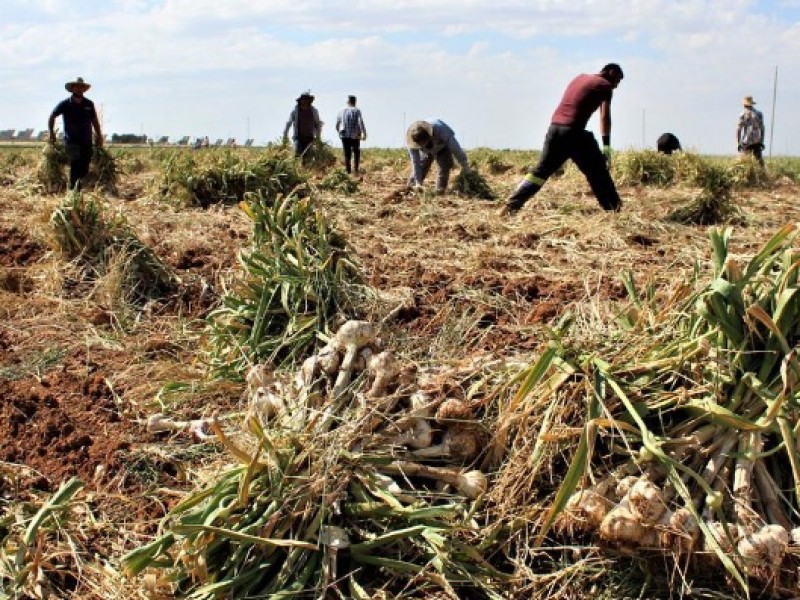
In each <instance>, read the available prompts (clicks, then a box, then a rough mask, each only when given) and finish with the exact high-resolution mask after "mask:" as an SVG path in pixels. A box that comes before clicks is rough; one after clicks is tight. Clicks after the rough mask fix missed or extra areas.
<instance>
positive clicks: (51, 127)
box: [47, 113, 56, 144]
mask: <svg viewBox="0 0 800 600" xmlns="http://www.w3.org/2000/svg"><path fill="white" fill-rule="evenodd" d="M55 127H56V113H51V114H50V118H49V119H47V130H48V131H49V132H50V143H51V144H55V143H56V129H55Z"/></svg>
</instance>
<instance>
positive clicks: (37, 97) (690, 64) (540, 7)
mask: <svg viewBox="0 0 800 600" xmlns="http://www.w3.org/2000/svg"><path fill="white" fill-rule="evenodd" d="M2 6H3V14H4V19H3V20H2V22H1V23H0V76H2V79H3V82H4V86H3V92H2V94H1V95H0V129H8V128H15V129H24V128H27V127H33V128H35V129H37V130H39V129H44V128H45V125H46V122H47V116H48V115H49V113H50V111H51V110H52V108H53V106H55V104H56V103H57V102H58V101H59V100H60V99H62V98H64V97H66V95H67V94H66V92H65V90H64V87H63V85H64V83H65V82H66V81H68V80H71V79H74V78H75V77H77V76H82V77H84V79H86V80H87V81H89V82H91V83H92V84H93V87H92V89H91V90H90V91H89V92H88V93H87V96H88V97H89V98H91V99H92V100H94V101H95V103H96V104H97V105H98V107H100V108H102V120H103V126H104V129H105V131H106V132H107V133H109V134H110V133H137V134H138V133H145V134H147V135H150V136H152V137H158V136H162V135H169V136H170V137H171V138H172V139H176V138H178V137H181V136H183V135H188V136H192V137H198V136H203V135H208V136H209V137H210V138H211V139H212V140H213V139H216V138H228V137H236V138H237V139H239V140H240V141H241V140H244V139H245V138H247V137H252V138H255V139H256V140H257V141H258V142H259V143H264V142H267V141H272V140H277V139H278V138H279V137H280V134H281V132H282V131H283V126H284V124H285V122H286V119H287V117H288V114H289V111H290V110H291V108H292V106H293V104H294V99H295V98H296V97H297V95H298V94H299V92H301V91H302V90H305V89H311V90H312V92H313V93H314V94H315V96H316V101H315V105H316V106H317V108H318V109H319V111H320V114H321V117H322V119H323V121H325V122H326V127H325V129H324V132H323V137H324V138H326V139H327V140H329V141H334V140H335V132H334V130H333V125H334V122H335V119H336V112H337V110H338V109H339V108H341V106H342V105H343V104H344V101H345V98H346V96H347V95H348V94H355V95H357V96H358V98H359V106H360V107H361V109H362V111H363V114H364V119H365V121H366V125H367V130H368V132H369V139H368V141H367V144H366V145H367V147H369V146H379V147H392V146H400V145H402V143H403V132H404V129H405V127H406V126H407V125H410V123H411V122H413V121H414V120H416V119H420V118H427V117H436V118H441V119H442V120H444V121H446V122H447V123H449V124H450V125H451V126H452V127H453V129H455V131H456V134H457V136H458V138H459V139H460V141H461V142H462V144H463V145H464V146H465V147H469V148H472V147H477V146H489V147H493V148H541V144H542V140H543V139H544V134H545V130H546V128H547V125H548V123H549V119H550V115H551V114H552V111H553V109H554V107H555V105H556V103H557V102H558V99H559V98H560V96H561V93H562V91H563V88H564V86H565V85H566V84H567V83H568V82H569V80H570V79H571V78H572V77H573V76H574V75H576V74H578V73H581V72H596V71H597V70H599V68H600V67H601V66H602V65H603V64H605V63H607V62H618V63H620V64H621V65H622V67H623V69H624V70H625V75H626V76H625V80H624V81H623V82H622V84H621V85H620V87H619V89H618V90H617V92H616V93H615V97H614V101H613V104H612V118H613V129H612V145H613V146H614V147H616V148H618V149H624V148H642V147H645V146H646V147H653V146H654V144H655V139H656V138H657V137H658V135H659V134H661V133H663V132H664V131H672V132H674V133H676V134H677V135H678V137H679V138H680V140H681V142H682V143H683V145H684V147H686V148H691V149H694V150H696V151H698V152H702V153H708V154H733V153H734V152H735V129H736V120H737V116H738V114H739V112H740V110H741V99H742V97H743V96H744V95H752V96H753V97H754V98H755V99H756V102H757V107H758V108H760V109H761V110H763V112H764V115H765V119H766V123H767V129H768V131H769V130H771V129H772V125H773V121H774V135H773V136H772V137H769V138H768V140H767V143H768V150H769V148H770V147H771V149H772V152H773V154H774V155H786V154H788V155H800V110H798V108H800V0H773V1H769V2H756V1H750V0H609V1H600V0H495V1H494V2H486V1H485V0H480V1H478V0H351V1H349V2H340V1H337V0H327V1H324V0H291V1H290V0H269V1H266V0H224V1H223V0H72V1H68V0H38V1H36V0H2ZM776 68H777V73H778V79H777V82H778V85H777V94H776V96H775V100H776V110H775V111H774V113H773V110H772V102H773V89H774V81H775V71H776ZM589 126H590V128H592V129H593V130H595V132H597V129H598V123H597V118H596V117H594V118H593V119H592V120H591V121H590V125H589Z"/></svg>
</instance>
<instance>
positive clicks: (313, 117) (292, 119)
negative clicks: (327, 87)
mask: <svg viewBox="0 0 800 600" xmlns="http://www.w3.org/2000/svg"><path fill="white" fill-rule="evenodd" d="M313 102H314V96H313V95H312V94H311V92H310V91H305V92H303V93H302V94H300V96H299V97H298V98H297V106H295V107H294V109H292V112H291V113H290V114H289V119H288V120H287V121H286V127H284V129H283V139H284V142H285V141H287V140H288V137H289V129H293V134H292V139H293V140H294V153H295V155H296V156H302V155H303V153H305V151H306V149H307V148H308V147H309V146H310V145H311V142H313V141H314V140H318V139H320V136H321V135H322V121H320V119H319V112H317V109H316V108H314V107H313V106H311V104H312V103H313Z"/></svg>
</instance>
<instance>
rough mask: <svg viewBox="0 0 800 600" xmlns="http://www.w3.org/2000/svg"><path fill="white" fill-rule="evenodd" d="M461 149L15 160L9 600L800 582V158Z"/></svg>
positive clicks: (5, 393) (1, 183) (5, 287)
mask: <svg viewBox="0 0 800 600" xmlns="http://www.w3.org/2000/svg"><path fill="white" fill-rule="evenodd" d="M468 156H469V158H470V162H471V163H472V164H473V165H474V166H475V167H476V170H477V172H478V173H479V174H480V177H478V178H473V179H472V180H468V181H465V180H464V179H459V178H457V177H456V174H457V169H456V171H455V172H454V174H453V176H452V177H451V189H450V191H449V192H448V193H447V194H444V195H435V194H434V193H433V191H432V188H433V184H432V181H430V180H431V176H429V189H428V191H425V192H416V193H412V192H410V191H407V190H406V189H405V185H404V184H405V180H406V178H407V176H408V169H409V164H408V159H407V157H406V154H405V152H404V151H403V150H399V149H394V150H381V149H372V148H365V149H364V155H363V160H362V166H363V169H364V172H363V173H362V174H361V176H360V177H358V178H351V177H348V176H347V175H346V174H345V173H344V171H343V170H342V169H341V168H339V167H338V166H337V165H338V163H339V162H340V161H341V158H340V152H339V149H338V148H335V149H332V148H329V147H326V146H323V147H321V148H318V149H317V150H316V153H315V154H314V155H313V156H311V157H310V159H309V160H308V161H307V162H306V163H305V164H301V163H300V162H299V161H295V159H294V158H293V157H292V156H290V154H289V153H288V152H287V150H286V149H284V148H281V147H277V146H276V147H273V146H270V147H267V148H240V149H235V150H230V149H205V150H198V151H194V150H191V149H182V148H161V147H157V148H125V147H122V146H113V145H112V146H111V147H110V148H109V149H107V150H106V151H105V152H103V153H102V155H101V156H98V157H97V158H98V160H97V161H96V162H95V167H94V172H93V174H92V177H91V180H90V181H88V182H87V185H86V187H85V189H84V191H83V192H68V191H66V190H65V189H64V182H63V168H64V167H63V157H61V156H60V155H59V154H58V152H57V149H47V148H46V147H41V146H35V145H31V146H28V147H22V146H7V147H2V148H0V208H1V209H2V210H0V311H1V312H2V320H0V585H1V586H2V587H0V597H3V595H5V596H7V597H9V598H25V599H27V598H76V599H81V600H82V599H108V598H151V599H152V598H184V597H186V598H189V597H191V598H256V597H258V598H262V597H263V598H267V597H270V598H273V597H274V598H387V599H388V598H401V597H402V598H454V599H456V598H470V599H471V598H574V599H583V598H608V599H612V598H623V597H637V598H639V597H641V598H677V597H704V598H731V597H739V598H745V597H748V595H749V597H786V598H790V597H796V596H798V595H800V592H798V589H800V580H798V567H799V566H800V561H798V555H800V529H796V528H798V526H800V510H798V509H800V445H798V444H800V442H798V441H797V439H798V435H800V426H798V419H797V417H798V411H800V407H798V394H799V393H800V387H798V386H799V385H800V384H798V381H800V363H798V360H797V357H796V356H795V351H796V348H797V345H798V340H800V293H798V292H797V271H798V258H800V253H799V252H798V248H797V240H796V238H795V235H796V233H795V230H794V227H795V225H796V223H797V222H798V220H800V159H792V158H775V159H769V160H768V161H767V168H766V171H762V170H761V169H759V168H758V166H757V165H756V164H754V163H752V162H751V161H748V160H739V159H737V158H735V157H703V156H698V155H696V154H693V153H679V154H676V155H674V156H670V157H668V156H663V155H657V154H655V153H653V152H649V151H644V152H642V151H629V152H619V153H617V154H616V155H615V156H614V159H613V164H612V171H613V174H614V178H615V180H616V181H617V183H618V187H619V190H620V194H621V197H622V199H623V203H624V204H623V208H622V211H621V212H619V213H605V212H603V211H602V210H601V209H600V207H599V205H598V203H597V202H596V200H595V199H594V197H593V196H592V194H591V192H590V190H589V188H588V185H587V184H586V182H585V180H584V179H583V178H582V176H581V175H580V173H578V172H577V171H576V170H575V167H574V166H572V165H568V166H567V167H566V169H565V170H564V172H563V173H560V174H559V175H558V176H557V177H555V178H553V179H552V180H551V181H549V182H548V183H547V184H546V185H545V187H544V188H543V190H542V191H541V192H540V194H539V195H538V196H537V197H536V198H535V199H534V200H533V201H531V202H530V203H529V204H528V205H526V206H525V207H524V208H523V209H522V210H521V211H520V212H519V213H518V214H517V215H515V216H513V217H510V218H509V217H505V218H504V217H500V216H498V208H499V207H500V205H501V203H502V199H503V198H504V197H505V196H507V195H508V194H509V193H510V191H511V190H512V189H513V188H514V186H515V185H516V183H517V182H518V180H519V178H520V176H521V174H522V173H523V172H524V169H525V167H526V166H529V165H531V164H532V163H533V162H534V161H535V158H536V153H535V152H522V151H511V150H503V151H500V150H490V149H475V150H471V151H469V152H468ZM434 170H435V166H434ZM433 175H435V173H434V174H433ZM490 195H493V196H494V198H489V197H488V196H490Z"/></svg>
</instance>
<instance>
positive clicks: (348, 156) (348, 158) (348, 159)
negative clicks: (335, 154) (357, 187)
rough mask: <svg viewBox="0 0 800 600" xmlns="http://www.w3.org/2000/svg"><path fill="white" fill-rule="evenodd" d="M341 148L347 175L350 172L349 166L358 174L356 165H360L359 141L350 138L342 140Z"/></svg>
mask: <svg viewBox="0 0 800 600" xmlns="http://www.w3.org/2000/svg"><path fill="white" fill-rule="evenodd" d="M342 148H343V149H344V168H345V170H346V171H347V172H348V173H351V172H352V169H351V166H352V167H355V169H356V173H358V165H359V164H360V163H361V140H358V139H356V140H354V139H352V138H342Z"/></svg>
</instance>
